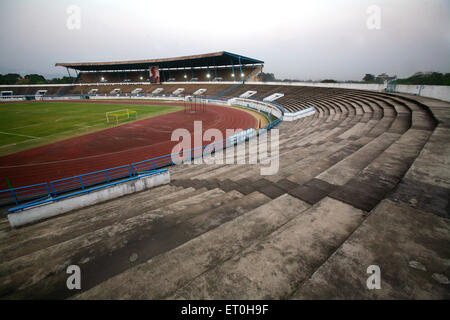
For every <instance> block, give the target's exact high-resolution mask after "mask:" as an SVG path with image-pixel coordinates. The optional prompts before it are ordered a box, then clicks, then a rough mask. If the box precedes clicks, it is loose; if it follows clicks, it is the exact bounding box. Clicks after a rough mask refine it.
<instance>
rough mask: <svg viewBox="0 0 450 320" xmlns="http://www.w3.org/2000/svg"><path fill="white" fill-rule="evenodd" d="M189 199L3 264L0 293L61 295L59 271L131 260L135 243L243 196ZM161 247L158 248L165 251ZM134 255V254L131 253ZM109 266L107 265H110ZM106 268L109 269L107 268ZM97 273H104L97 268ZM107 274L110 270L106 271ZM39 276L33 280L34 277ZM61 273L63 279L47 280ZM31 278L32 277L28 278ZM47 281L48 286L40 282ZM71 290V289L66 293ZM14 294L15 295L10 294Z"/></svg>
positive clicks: (218, 194)
mask: <svg viewBox="0 0 450 320" xmlns="http://www.w3.org/2000/svg"><path fill="white" fill-rule="evenodd" d="M202 191H203V192H202V193H200V194H198V195H196V196H193V197H189V198H187V199H185V200H182V201H178V202H177V203H173V204H170V205H168V206H165V207H161V208H158V209H155V210H151V211H148V212H143V213H142V214H140V215H138V216H135V217H133V218H129V219H126V220H124V221H121V222H119V223H116V224H113V225H110V226H108V227H105V228H102V229H99V230H96V231H94V232H91V233H88V234H83V235H80V236H78V237H76V238H73V239H70V240H68V241H65V242H62V243H59V244H56V245H53V246H50V247H47V248H45V249H42V250H39V251H36V252H33V253H31V254H29V255H26V256H21V257H19V258H17V259H14V260H10V261H6V262H2V263H1V264H0V283H2V282H3V281H5V278H6V279H9V282H8V285H6V286H5V287H4V288H3V289H4V290H1V291H0V292H1V293H0V294H1V295H4V294H5V291H8V288H11V286H13V288H19V287H20V288H21V289H22V290H21V291H19V292H16V293H15V294H17V295H18V296H29V295H33V294H34V293H33V292H36V293H37V294H39V295H40V296H42V295H43V292H42V290H40V291H39V290H38V291H36V290H35V289H36V288H39V287H41V286H44V285H45V287H47V288H49V291H50V292H48V294H55V293H59V292H58V290H57V289H55V286H58V285H59V288H62V289H64V286H65V285H64V281H65V280H64V279H65V275H64V273H61V272H58V271H61V269H62V268H65V267H67V265H69V264H74V263H75V264H77V265H80V266H81V265H84V266H85V265H87V264H91V263H94V264H95V263H97V262H95V261H106V262H107V261H108V257H111V256H112V255H114V256H117V255H118V254H114V253H115V252H120V253H122V254H119V256H120V258H121V259H122V260H123V261H127V259H128V258H129V256H124V253H123V251H126V252H128V253H129V249H130V248H131V247H130V245H129V244H130V243H131V241H138V240H140V239H143V238H145V239H147V240H146V241H147V242H148V238H147V237H148V236H150V237H153V236H154V235H155V234H158V233H160V232H162V231H163V230H165V229H169V228H170V227H171V226H173V225H175V224H177V223H181V222H182V221H184V220H186V219H189V218H191V217H193V216H195V215H197V214H199V213H201V212H204V211H207V210H209V209H211V208H216V207H218V206H220V205H222V204H223V202H228V201H230V200H233V199H237V198H239V197H241V196H242V195H239V194H238V193H236V192H232V193H228V194H225V193H224V192H223V191H222V190H219V189H216V190H210V191H205V190H204V189H203V190H202ZM163 247H164V246H163V245H161V244H160V245H159V246H158V248H163ZM130 254H132V253H130ZM107 265H108V264H107V263H106V266H107ZM120 265H123V264H114V266H113V265H112V266H111V267H109V268H110V269H111V268H113V267H116V266H117V267H118V266H120ZM106 266H105V268H106ZM96 270H102V268H100V269H96ZM103 272H104V273H105V274H106V271H105V270H103ZM33 274H35V275H39V276H38V277H36V276H35V277H33V276H32V275H33ZM53 274H58V275H59V277H50V278H48V279H46V278H47V277H49V276H51V275H53ZM27 275H28V277H27ZM24 279H32V280H31V281H28V282H27V283H25V284H24V283H22V282H21V281H24ZM41 280H42V281H44V284H42V283H39V282H40V281H41ZM48 282H52V283H56V284H54V286H51V285H49V283H48ZM53 289H54V290H53ZM66 291H67V290H66ZM8 295H11V293H8Z"/></svg>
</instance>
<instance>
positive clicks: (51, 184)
mask: <svg viewBox="0 0 450 320" xmlns="http://www.w3.org/2000/svg"><path fill="white" fill-rule="evenodd" d="M50 188H51V190H52V194H53V196H56V192H55V188H54V187H53V183H51V182H50Z"/></svg>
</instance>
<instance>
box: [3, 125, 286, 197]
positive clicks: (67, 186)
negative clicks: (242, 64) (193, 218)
mask: <svg viewBox="0 0 450 320" xmlns="http://www.w3.org/2000/svg"><path fill="white" fill-rule="evenodd" d="M280 122H281V119H276V120H274V121H270V122H269V123H268V124H267V125H266V126H265V127H264V128H262V129H263V130H270V129H272V128H274V127H275V126H277V125H278V124H279V123H280ZM249 129H251V128H248V129H247V130H249ZM247 130H244V131H247ZM257 134H259V132H257ZM252 136H254V135H248V136H245V139H244V138H236V137H234V138H233V137H229V138H227V139H224V140H223V141H219V142H215V143H212V144H209V145H205V146H202V147H197V148H193V149H190V150H186V151H181V152H180V153H178V156H181V158H183V159H195V158H198V157H203V156H204V155H205V154H210V153H212V152H215V151H219V150H221V149H223V148H226V147H229V146H232V145H235V144H239V143H242V142H245V141H246V140H248V139H250V138H251V137H252ZM219 146H221V147H220V148H219ZM207 147H208V148H209V149H211V150H209V149H208V150H206V151H205V149H206V148H207ZM175 155H177V154H176V153H175V154H168V155H163V156H159V157H156V158H151V159H148V160H144V161H140V162H136V163H132V164H128V165H123V166H119V167H115V168H109V169H105V170H100V171H95V172H90V173H87V174H82V175H78V176H74V177H70V178H64V179H58V180H53V181H50V182H44V183H39V184H34V185H30V186H24V187H19V188H11V189H6V190H0V206H2V205H9V204H16V205H19V204H20V203H23V202H29V201H40V200H42V199H47V198H55V197H58V196H61V195H62V194H67V193H69V192H73V191H76V190H81V191H84V190H88V189H89V188H91V187H94V186H99V185H104V184H111V183H112V182H114V181H116V180H119V179H125V178H132V177H136V176H138V175H139V174H143V173H148V172H150V171H152V170H156V169H159V168H163V167H167V166H172V165H174V164H175V163H173V161H172V159H173V156H175Z"/></svg>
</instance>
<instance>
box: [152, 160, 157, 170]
mask: <svg viewBox="0 0 450 320" xmlns="http://www.w3.org/2000/svg"><path fill="white" fill-rule="evenodd" d="M155 169H156V166H155V159H153V170H155Z"/></svg>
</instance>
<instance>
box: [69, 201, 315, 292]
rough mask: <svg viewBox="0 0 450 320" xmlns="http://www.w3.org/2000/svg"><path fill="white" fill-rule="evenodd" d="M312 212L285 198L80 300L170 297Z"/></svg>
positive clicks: (228, 224)
mask: <svg viewBox="0 0 450 320" xmlns="http://www.w3.org/2000/svg"><path fill="white" fill-rule="evenodd" d="M244 198H246V201H243V204H244V203H246V202H247V201H255V199H256V198H257V199H259V201H267V199H268V198H267V197H265V196H264V195H261V194H259V193H252V194H251V195H249V196H247V197H244ZM244 198H242V199H244ZM249 198H253V200H250V199H249ZM308 208H309V206H308V205H307V204H305V203H303V202H302V201H300V200H298V199H295V198H293V197H290V196H289V195H284V196H282V197H280V198H278V199H275V200H272V201H270V202H268V203H266V204H263V205H261V206H259V207H258V208H256V209H254V210H251V211H247V212H246V213H244V214H243V215H241V216H239V217H237V218H235V219H233V220H231V221H229V222H227V223H224V224H222V225H221V226H219V227H217V228H215V229H213V230H211V231H209V232H207V233H204V234H202V235H201V236H199V237H197V238H195V239H193V240H191V241H189V242H187V243H185V244H184V245H182V246H180V247H178V248H176V249H174V250H171V251H169V252H167V253H165V254H163V255H159V256H157V257H154V258H153V259H150V260H149V261H147V262H146V263H143V264H141V265H138V266H136V267H134V268H132V269H129V270H127V271H126V272H123V273H122V274H119V275H117V276H116V277H114V278H111V279H109V280H107V281H105V282H103V283H101V284H100V285H98V286H96V287H94V288H92V289H91V290H89V291H87V292H84V293H83V294H80V295H78V296H77V297H76V298H79V299H93V298H95V299H120V298H128V299H130V298H131V299H162V298H165V297H167V296H169V295H171V294H173V293H174V292H175V291H176V290H177V289H179V288H181V287H183V286H186V285H188V284H189V283H191V282H192V280H194V279H195V278H197V277H199V276H201V275H202V274H203V273H205V272H207V271H208V270H211V269H212V268H214V267H215V266H217V265H220V264H221V263H223V262H224V261H226V260H228V259H230V258H231V257H233V256H234V255H236V254H238V253H239V252H241V251H242V250H244V249H245V248H248V247H249V246H251V245H252V244H253V243H256V242H258V241H259V240H260V239H263V238H264V237H266V236H267V235H269V234H271V233H272V232H273V231H275V230H277V229H278V228H279V227H281V226H282V225H284V224H286V223H287V222H288V221H290V220H291V219H293V218H295V217H296V216H297V215H299V214H301V213H302V212H303V211H304V210H306V209H308ZM230 212H232V210H230ZM133 279H139V281H134V280H133Z"/></svg>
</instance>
